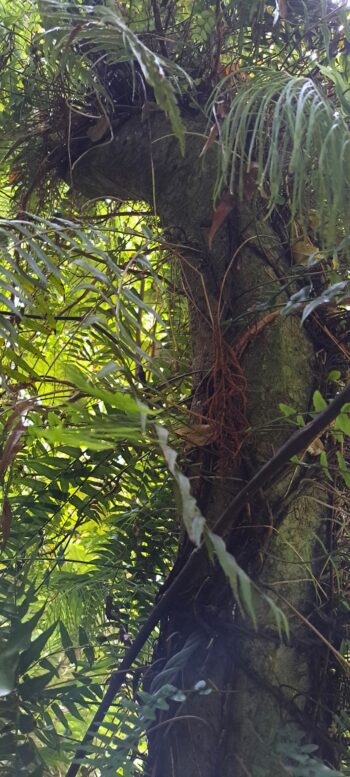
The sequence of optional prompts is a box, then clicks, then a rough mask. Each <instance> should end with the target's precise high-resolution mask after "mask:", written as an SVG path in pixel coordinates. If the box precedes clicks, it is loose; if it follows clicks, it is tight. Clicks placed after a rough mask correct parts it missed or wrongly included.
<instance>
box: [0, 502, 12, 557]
mask: <svg viewBox="0 0 350 777" xmlns="http://www.w3.org/2000/svg"><path fill="white" fill-rule="evenodd" d="M11 523H12V511H11V505H10V502H9V500H8V499H6V498H5V499H4V504H3V507H2V514H1V519H0V533H1V547H2V549H4V548H5V546H6V543H7V540H8V538H9V536H10V530H11Z"/></svg>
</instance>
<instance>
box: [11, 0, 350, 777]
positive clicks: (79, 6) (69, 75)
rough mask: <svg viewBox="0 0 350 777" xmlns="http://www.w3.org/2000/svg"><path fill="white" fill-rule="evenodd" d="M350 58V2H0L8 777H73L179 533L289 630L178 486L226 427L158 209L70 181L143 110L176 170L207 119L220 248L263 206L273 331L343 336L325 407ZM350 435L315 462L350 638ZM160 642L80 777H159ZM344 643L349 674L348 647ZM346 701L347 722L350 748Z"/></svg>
mask: <svg viewBox="0 0 350 777" xmlns="http://www.w3.org/2000/svg"><path fill="white" fill-rule="evenodd" d="M349 46H350V28H349V12H348V9H347V5H346V3H339V4H337V3H335V2H334V3H327V2H326V0H321V1H319V0H310V1H309V2H289V1H288V0H278V1H277V0H276V3H265V2H263V0H251V1H250V2H247V0H238V1H237V2H234V3H233V2H229V1H228V0H224V2H221V3H219V2H207V0H194V1H193V0H192V1H191V2H190V1H189V0H182V2H175V1H174V0H167V1H165V2H164V0H163V2H158V0H152V2H148V0H136V1H135V0H126V1H125V2H117V1H116V2H115V1H114V0H113V2H112V0H111V1H109V0H106V2H101V3H99V2H96V3H91V5H88V4H87V3H85V2H80V1H79V0H76V1H75V2H69V3H65V2H58V1H57V2H56V0H35V1H34V0H25V2H18V1H17V0H14V1H13V2H7V0H2V2H1V17H0V49H1V51H0V122H1V128H2V134H1V148H0V154H1V167H0V173H1V191H0V203H1V212H0V216H1V219H0V255H1V262H0V349H1V354H0V438H1V439H0V442H1V457H0V491H1V519H0V534H1V540H0V541H1V556H0V624H1V633H0V650H1V663H0V695H1V696H0V771H1V774H3V775H4V777H5V775H9V776H10V775H14V774H19V775H20V774H23V775H31V777H41V776H42V777H49V775H57V777H59V775H63V774H64V773H65V771H66V769H67V768H68V766H69V764H70V762H71V760H72V758H73V756H74V752H75V751H76V749H77V747H78V746H79V743H80V741H81V739H82V737H83V735H84V733H85V730H86V727H87V724H88V722H89V721H90V719H91V718H92V717H93V714H94V711H95V709H96V705H98V703H99V702H100V700H101V698H102V696H103V692H104V686H105V682H106V678H108V676H109V674H110V672H111V670H112V669H114V668H115V667H116V666H117V665H118V663H119V660H120V658H121V657H122V656H123V655H124V652H125V649H126V648H127V647H128V645H130V642H131V641H132V640H133V639H134V638H135V636H136V635H137V633H138V631H139V628H140V625H141V624H142V623H143V622H144V620H145V619H146V617H147V614H148V613H149V611H150V610H151V608H152V606H153V604H154V601H155V599H156V597H157V596H158V595H159V591H160V589H161V588H162V586H163V585H164V583H165V582H166V580H167V577H168V575H169V573H170V571H171V568H172V565H173V563H174V559H175V556H176V550H177V547H178V542H179V537H180V535H181V534H182V531H183V529H182V525H181V521H180V520H179V515H180V516H181V518H183V520H184V523H185V528H186V530H187V531H188V533H189V534H190V537H191V539H192V540H193V541H194V542H195V543H197V544H199V543H200V542H201V541H202V540H203V537H204V538H205V541H206V543H207V546H208V549H209V552H210V553H211V554H212V556H214V555H215V554H216V556H217V558H218V559H219V562H220V564H221V566H222V568H223V570H224V572H225V574H227V576H228V577H229V579H230V582H231V585H232V588H233V591H234V595H235V597H236V601H237V606H238V607H239V608H240V609H241V611H242V612H244V613H245V614H246V617H247V622H248V621H249V619H250V624H251V625H252V626H254V623H255V608H256V602H257V601H258V599H259V597H264V598H265V600H266V603H267V606H268V607H269V608H270V610H271V617H272V618H273V620H274V622H275V623H276V625H277V628H278V631H279V633H280V635H281V637H283V638H287V637H288V622H287V618H286V615H285V614H284V612H282V611H281V610H280V609H279V608H278V607H277V606H276V604H274V603H273V602H272V601H271V600H270V599H268V597H267V596H266V594H264V593H263V592H262V591H260V590H258V589H257V588H256V587H255V586H254V584H253V583H252V582H251V581H250V580H249V578H248V577H247V575H246V574H245V573H244V572H243V570H241V569H240V568H239V567H238V565H237V564H236V562H235V559H234V558H233V556H231V555H230V554H228V552H227V550H226V547H225V544H224V542H223V540H222V539H221V538H220V537H218V535H216V534H215V533H211V532H209V530H208V527H207V526H206V524H205V516H202V514H201V512H200V511H199V508H198V506H197V505H196V503H195V500H194V498H193V497H192V496H191V493H190V487H189V480H188V479H187V477H186V475H185V474H184V473H185V472H186V471H187V469H186V468H187V466H188V460H189V456H190V454H189V451H190V450H191V448H194V447H200V446H203V445H204V446H205V445H206V444H207V443H208V440H209V442H211V441H212V437H210V435H212V434H213V433H215V426H214V427H213V428H214V432H213V429H209V430H208V427H205V428H204V425H197V428H196V434H195V435H193V431H192V435H191V432H190V431H189V430H190V428H191V414H190V408H189V406H190V396H191V385H192V383H191V381H192V356H191V354H190V353H189V350H190V349H189V335H188V330H189V325H188V310H187V300H186V293H185V291H184V288H183V285H182V280H181V275H180V271H179V263H178V257H177V255H176V251H174V248H173V246H170V245H169V244H168V243H167V238H166V235H164V234H162V232H161V231H160V228H159V224H158V221H157V216H156V213H157V208H156V205H157V203H156V202H155V203H154V206H155V207H154V209H153V211H151V209H150V208H148V206H146V205H145V204H144V203H137V202H130V203H129V202H127V203H120V202H119V201H116V200H103V201H101V200H97V201H91V200H90V201H87V200H86V199H84V198H83V197H82V196H80V195H79V194H78V193H76V192H75V191H74V187H73V173H74V166H75V164H76V163H77V161H78V160H79V159H81V158H82V156H83V154H84V153H86V152H87V150H88V149H89V147H90V146H91V145H92V144H95V143H96V144H97V143H105V144H108V143H111V142H112V140H113V137H114V132H115V131H116V128H118V127H119V126H121V125H122V123H123V122H124V121H126V120H127V119H128V118H129V117H130V116H133V115H134V114H137V113H139V114H140V116H141V118H142V120H143V121H144V126H145V132H147V126H148V125H147V119H148V116H149V113H150V112H154V111H160V112H162V113H165V115H166V116H167V118H168V120H169V132H172V133H173V134H174V135H175V137H176V138H177V142H178V143H179V148H180V150H181V152H183V151H184V149H185V144H186V132H185V125H184V121H183V117H184V115H191V112H192V113H194V112H199V113H201V114H202V115H203V120H204V126H206V127H207V132H206V134H204V135H203V152H202V156H203V160H204V163H205V156H206V153H208V151H209V149H211V148H212V147H213V146H214V145H215V146H216V147H217V149H218V160H219V162H218V169H217V181H216V186H215V190H214V192H213V222H212V225H211V227H210V234H211V238H212V239H214V237H215V234H216V233H217V231H218V230H219V229H220V227H221V225H222V223H223V221H224V220H225V217H226V216H227V215H228V213H229V211H230V196H231V195H233V194H234V193H237V192H239V193H240V194H242V193H243V192H244V191H247V190H248V191H249V193H250V196H251V199H252V200H253V201H257V199H258V198H259V199H260V200H262V201H263V203H264V205H265V207H266V216H268V217H270V216H271V217H273V218H276V219H277V220H278V219H279V218H280V219H281V221H283V223H284V224H287V228H288V231H289V235H290V253H291V258H292V260H293V266H292V267H291V273H290V277H288V278H286V279H285V289H286V290H287V291H288V289H289V288H290V289H291V290H292V291H291V294H290V297H289V301H288V303H287V305H286V306H284V307H283V308H282V307H281V305H280V304H279V303H276V301H275V300H271V306H270V312H271V311H272V312H273V313H275V314H276V315H294V314H297V315H300V313H301V319H302V322H303V323H304V321H305V320H306V319H308V320H309V318H310V316H312V315H314V314H316V315H318V314H319V315H320V316H321V315H322V312H323V311H324V310H325V309H326V310H329V309H330V310H331V312H332V314H333V316H334V317H335V318H337V323H338V324H339V331H340V332H341V333H342V334H341V335H340V338H342V337H343V339H340V341H339V342H338V344H337V343H335V345H334V354H335V356H334V369H332V371H330V372H328V374H327V376H326V378H325V384H324V386H321V387H319V389H317V391H316V392H315V394H314V408H313V411H314V412H315V413H317V412H320V411H322V410H323V409H324V407H325V406H326V405H327V399H324V396H325V395H326V393H327V391H328V397H329V398H330V397H331V396H334V395H335V394H336V393H337V391H338V390H340V389H341V388H342V387H343V385H344V375H345V374H346V366H345V367H344V364H345V365H346V364H348V361H349V351H348V348H347V344H346V333H347V332H348V314H347V311H348V304H349V297H350V295H349V283H348V270H347V267H348V264H349V254H350V234H349V221H350V218H349V217H350V196H349V195H350V98H349ZM286 214H287V215H286ZM320 278H321V280H320ZM296 284H297V291H295V288H296ZM327 306H328V308H327ZM339 343H340V344H339ZM339 353H340V354H341V357H339V361H341V367H340V368H339V364H338V362H337V354H339ZM281 417H284V418H288V419H289V420H290V422H291V432H292V431H293V430H294V429H295V428H297V426H298V425H299V426H301V425H302V424H303V423H304V419H303V418H300V417H295V412H294V409H293V408H290V407H289V406H288V405H287V404H285V405H281ZM192 420H193V419H192ZM214 420H215V419H214ZM208 434H209V437H208ZM349 435H350V414H349V406H345V408H344V409H343V412H342V413H341V415H340V416H339V417H338V419H337V421H336V422H335V424H334V426H333V428H332V430H331V433H330V437H331V444H332V445H333V448H334V449H335V448H337V452H336V454H334V455H332V456H330V457H328V458H327V454H326V451H325V450H324V449H322V450H320V451H318V455H319V456H320V462H321V466H322V467H323V471H324V473H325V475H326V477H328V479H331V478H332V479H334V482H335V483H336V487H335V488H336V495H337V497H339V499H338V502H340V503H341V507H340V508H339V510H338V518H337V522H338V523H337V526H336V534H337V540H338V544H337V547H336V549H335V551H334V554H333V555H332V556H331V557H330V559H329V563H330V566H331V568H332V581H333V595H334V600H336V602H337V606H338V608H339V610H340V614H341V616H342V618H343V621H344V622H346V619H347V617H348V614H349V601H348V590H349V561H348V557H347V554H348V550H349V536H350V532H349V526H348V520H349V519H348V510H347V506H346V504H344V500H345V497H344V493H346V489H347V488H349V486H350V470H349V468H348V461H349V454H348V450H349V449H348V437H349ZM175 450H176V451H177V453H178V459H176V455H175ZM342 500H343V501H342ZM156 636H157V632H156V631H155V632H154V635H153V638H151V639H149V640H148V642H147V644H146V646H145V647H144V648H143V650H142V651H141V653H140V654H139V656H138V658H137V662H136V664H135V665H134V667H133V671H132V672H130V673H128V674H127V676H126V681H125V684H124V685H123V689H122V692H121V693H120V695H118V696H117V698H116V699H115V702H114V704H113V706H112V708H111V711H110V713H109V715H108V716H107V718H106V720H105V722H104V724H103V727H102V728H101V729H100V731H99V733H98V736H97V737H96V738H95V740H94V742H93V744H91V745H89V746H88V747H87V749H86V759H87V763H88V767H87V768H88V769H90V771H86V772H85V774H96V775H97V774H101V775H103V777H106V776H107V775H114V774H118V775H124V777H126V776H127V775H130V777H131V775H137V774H142V772H143V767H144V763H145V759H146V754H147V737H146V733H145V732H146V731H147V729H150V728H152V724H154V721H155V720H156V716H157V710H162V709H168V707H169V705H170V703H171V702H173V703H175V704H178V705H181V703H183V701H184V699H185V698H186V696H185V694H184V692H183V691H179V689H178V687H177V679H178V676H179V673H180V672H181V670H182V667H183V666H184V664H185V662H186V661H189V660H190V657H191V655H192V654H193V653H194V651H195V650H196V642H195V640H192V641H191V640H189V642H188V644H186V645H185V648H184V649H183V650H182V651H180V653H179V654H178V655H176V656H173V658H172V659H171V661H170V662H169V666H168V665H166V666H165V667H164V669H163V671H162V673H161V674H160V675H158V676H157V678H156V679H155V680H153V681H152V683H151V685H150V687H149V688H148V689H147V691H146V690H145V689H144V687H143V679H144V677H145V675H146V676H147V667H148V666H149V664H150V662H151V660H152V653H153V647H154V642H155V639H156ZM338 647H339V651H338V656H340V658H342V659H343V666H345V668H346V664H347V653H348V640H347V633H346V629H343V630H342V632H341V639H340V640H339V644H338ZM145 687H147V684H146V685H145ZM344 687H345V690H344V693H343V699H342V710H341V709H339V711H338V714H337V717H336V719H335V720H334V722H333V724H332V725H333V726H334V730H335V731H336V732H337V734H338V735H339V736H343V737H344V741H345V742H346V738H347V731H348V706H349V702H348V700H347V703H346V681H345V680H344ZM195 693H197V694H207V693H210V689H209V688H208V687H207V686H206V684H205V683H204V682H203V683H199V684H198V687H195V688H190V689H188V694H195ZM316 751H317V748H313V746H312V745H309V744H308V745H305V744H304V743H302V742H301V743H300V748H299V749H298V750H297V751H296V750H295V749H291V748H290V746H289V743H288V741H282V742H280V743H279V752H280V754H281V763H283V765H284V768H285V769H286V774H289V775H291V776H292V777H312V776H313V775H315V776H316V775H317V776H318V777H319V776H320V775H327V774H329V773H334V774H335V772H331V770H330V769H329V768H328V767H327V766H326V765H325V764H322V762H321V761H319V760H318V759H317V752H316ZM347 768H348V767H347V766H346V758H345V759H344V766H343V772H342V773H343V774H347V773H349V771H347Z"/></svg>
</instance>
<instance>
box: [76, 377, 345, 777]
mask: <svg viewBox="0 0 350 777" xmlns="http://www.w3.org/2000/svg"><path fill="white" fill-rule="evenodd" d="M346 402H350V384H349V385H348V386H346V388H345V389H344V390H343V391H342V392H341V393H340V394H338V396H337V397H336V398H335V399H334V400H333V401H332V402H330V403H329V405H328V407H327V408H326V409H325V410H323V411H322V413H319V414H318V415H317V416H316V418H314V419H313V421H310V423H308V424H307V425H306V426H304V427H302V429H299V430H298V431H296V432H295V433H294V434H293V435H292V436H291V437H290V438H289V439H288V440H287V442H285V443H284V445H282V446H281V447H280V448H279V450H278V451H277V453H276V455H275V456H273V457H272V458H271V459H269V461H268V462H267V463H266V464H264V465H263V466H262V467H261V468H260V469H259V471H258V472H257V473H256V474H255V475H254V476H253V477H252V478H251V480H250V481H249V482H248V483H247V484H246V485H245V486H244V488H243V489H242V490H241V491H240V492H239V493H238V494H237V496H236V497H235V498H234V499H233V500H232V502H231V503H230V505H229V506H228V507H227V508H226V509H225V510H224V511H223V513H222V514H221V516H220V517H219V518H218V520H217V522H216V524H215V526H214V530H215V531H216V532H219V533H221V534H222V535H225V533H226V530H227V528H228V525H230V526H231V525H232V521H233V518H234V517H235V515H237V514H238V513H239V512H240V510H241V509H242V507H244V506H245V505H246V504H247V502H249V501H250V499H251V498H252V497H253V496H254V494H256V493H257V491H258V490H259V489H261V488H265V487H266V486H268V485H271V483H272V482H275V481H276V480H277V478H278V475H279V474H280V473H281V471H282V470H283V468H284V467H285V466H286V465H287V464H288V462H289V460H290V459H291V457H292V456H296V455H297V454H299V453H300V452H301V451H303V450H304V449H305V448H308V447H309V445H310V444H311V442H312V441H313V440H315V438H316V437H318V436H319V435H320V434H321V433H322V432H323V431H324V430H325V429H326V428H327V427H328V426H329V424H330V423H331V422H332V421H333V420H334V419H335V418H336V417H337V416H338V415H339V413H340V411H341V409H342V407H343V405H344V404H345V403H346ZM203 553H205V547H204V546H203V545H201V546H200V547H199V548H195V549H194V550H193V551H192V553H191V555H190V556H189V558H188V560H187V562H186V563H185V565H184V566H183V567H182V569H181V570H180V572H179V574H178V575H177V577H176V578H175V579H174V581H173V582H172V583H171V585H170V586H169V588H168V589H166V590H165V592H164V593H163V595H162V597H161V599H160V600H159V601H158V603H157V604H156V605H155V607H154V608H153V610H152V611H151V613H150V615H149V617H148V619H147V621H146V623H144V625H143V626H142V628H141V629H140V631H139V633H138V635H137V637H136V639H135V640H134V642H133V644H132V645H131V647H130V648H129V650H128V651H127V652H126V654H125V656H124V658H123V660H122V662H121V664H120V666H119V669H118V670H117V671H116V672H115V673H114V674H113V675H112V677H111V679H110V681H109V685H108V688H107V691H106V693H105V695H104V697H103V699H102V701H101V704H100V706H99V707H98V710H97V712H96V714H95V716H94V718H93V720H92V722H91V724H90V726H89V728H88V730H87V732H86V734H85V736H84V739H83V741H82V744H81V747H80V748H79V750H77V752H76V754H75V757H74V762H73V763H72V764H71V765H70V767H69V769H68V772H67V774H66V777H75V775H76V774H77V773H78V771H79V767H80V764H79V763H78V761H80V760H82V759H83V757H84V756H85V752H86V746H87V745H88V744H89V743H90V742H91V741H92V739H93V738H94V736H95V734H96V733H97V731H98V729H99V726H100V725H101V723H102V721H103V719H104V717H105V715H106V713H107V712H108V710H109V708H110V706H111V704H112V703H113V700H114V698H115V695H116V693H117V692H118V690H119V688H120V687H121V685H122V684H123V681H124V679H125V673H126V672H127V671H128V670H129V669H130V667H131V665H132V664H133V662H134V660H135V658H136V657H137V656H138V654H139V652H140V650H141V649H142V647H143V646H144V644H145V642H146V640H147V639H148V638H149V636H150V634H151V633H152V631H153V629H154V628H155V626H156V625H157V623H158V622H159V620H160V619H161V617H162V615H163V614H164V612H165V611H166V609H167V608H168V606H169V605H170V604H171V603H172V602H173V601H174V599H175V598H176V597H177V595H178V593H179V592H180V591H181V590H182V588H183V586H184V585H185V584H186V583H187V581H189V580H190V579H191V577H192V576H193V574H194V572H195V568H196V564H197V561H198V558H199V556H200V554H203Z"/></svg>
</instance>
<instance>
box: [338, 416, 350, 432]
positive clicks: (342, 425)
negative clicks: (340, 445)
mask: <svg viewBox="0 0 350 777" xmlns="http://www.w3.org/2000/svg"><path fill="white" fill-rule="evenodd" d="M335 428H336V429H339V430H340V431H341V432H343V433H344V434H346V435H347V437H350V417H349V416H348V415H347V414H346V413H339V415H338V416H337V417H336V419H335Z"/></svg>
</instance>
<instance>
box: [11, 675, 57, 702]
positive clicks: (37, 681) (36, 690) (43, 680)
mask: <svg viewBox="0 0 350 777" xmlns="http://www.w3.org/2000/svg"><path fill="white" fill-rule="evenodd" d="M54 675H55V670H54V669H52V670H51V672H45V674H42V675H39V677H26V679H25V680H23V681H22V682H21V683H20V684H19V686H18V692H19V694H20V695H21V697H22V699H26V700H28V701H30V700H31V699H32V698H33V697H34V696H40V694H41V693H42V691H43V690H44V689H45V688H46V687H47V686H48V685H49V683H50V682H51V680H52V678H53V677H54Z"/></svg>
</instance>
